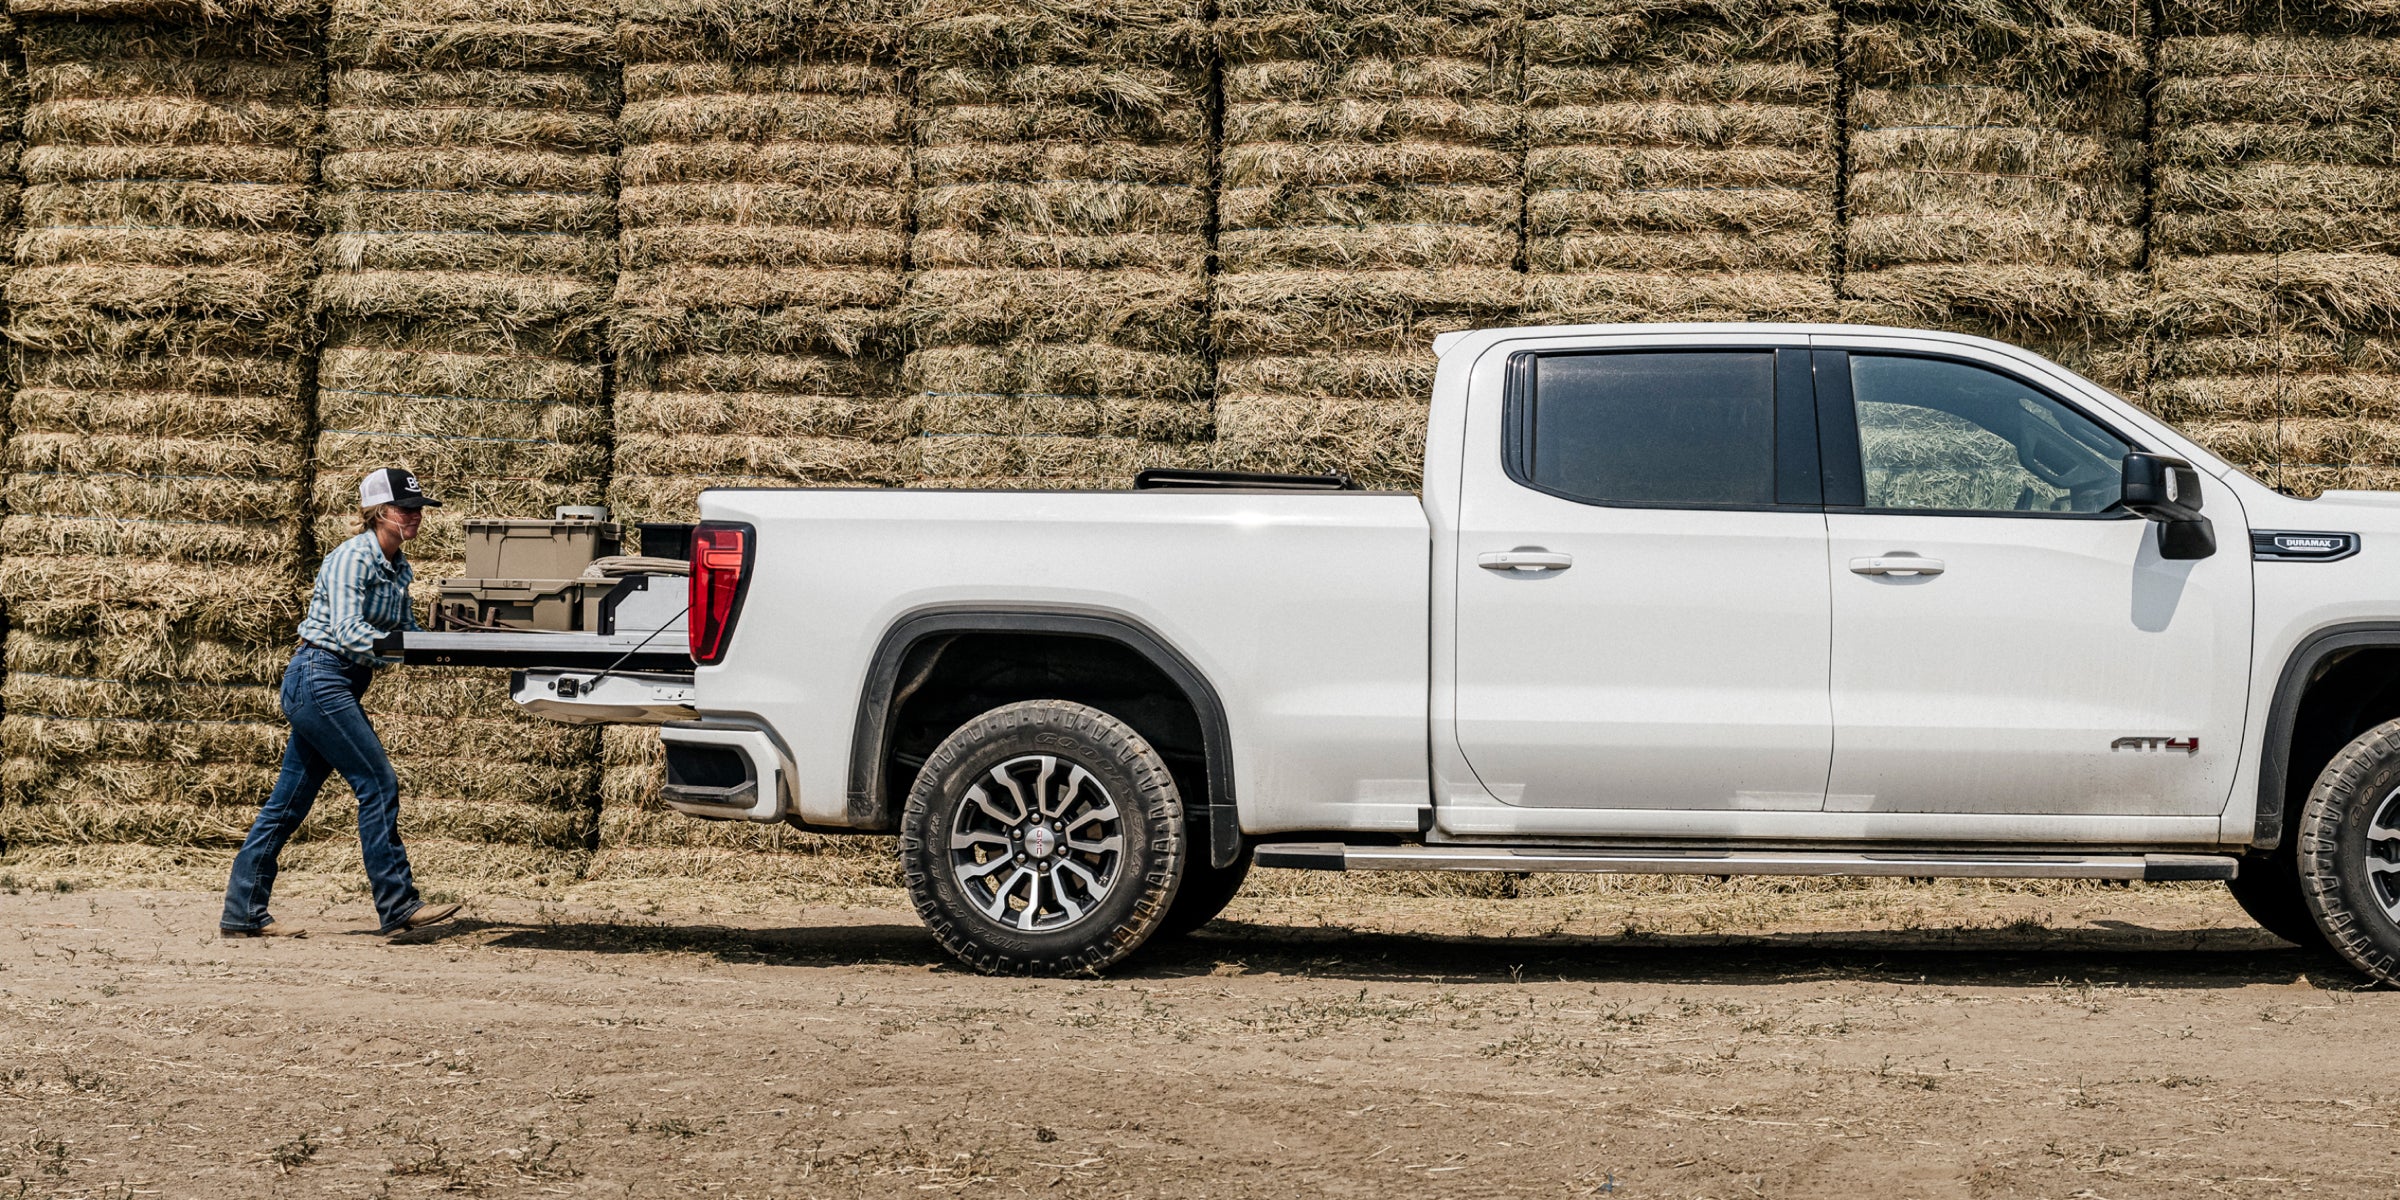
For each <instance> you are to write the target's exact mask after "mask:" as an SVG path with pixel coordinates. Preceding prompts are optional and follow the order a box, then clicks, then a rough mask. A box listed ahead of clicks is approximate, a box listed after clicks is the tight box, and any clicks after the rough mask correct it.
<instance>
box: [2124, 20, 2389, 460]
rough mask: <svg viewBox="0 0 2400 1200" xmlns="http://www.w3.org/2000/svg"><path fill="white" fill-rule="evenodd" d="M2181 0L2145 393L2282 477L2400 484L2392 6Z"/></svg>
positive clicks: (2162, 93)
mask: <svg viewBox="0 0 2400 1200" xmlns="http://www.w3.org/2000/svg"><path fill="white" fill-rule="evenodd" d="M2356 7H2358V8H2359V9H2360V10H2361V11H2362V12H2365V13H2366V14H2367V15H2364V16H2352V15H2349V14H2348V13H2346V12H2345V11H2343V10H2342V8H2341V7H2339V6H2336V5H2322V6H2316V7H2313V8H2312V7H2302V6H2287V5H2266V4H2257V5H2249V4H2226V3H2211V4H2207V5H2205V6H2203V5H2194V4H2182V3H2171V4H2169V5H2167V7H2166V13H2167V28H2166V33H2167V36H2166V38H2165V40H2164V41H2163V43H2162V44H2161V47H2160V52H2159V71H2160V75H2161V79H2160V87H2159V102H2158V129H2159V134H2158V168H2157V176H2156V183H2157V189H2158V193H2157V209H2158V212H2157V218H2156V226H2155V231H2154V233H2153V244H2152V261H2153V263H2154V268H2155V272H2156V275H2157V305H2158V325H2157V332H2156V337H2155V343H2154V346H2155V348H2154V372H2155V376H2156V382H2155V385H2154V388H2153V392H2152V396H2153V400H2154V403H2155V404H2156V405H2157V406H2158V407H2159V409H2160V410H2161V411H2162V412H2163V413H2164V414H2165V415H2166V416H2167V417H2168V418H2169V419H2171V420H2175V421H2178V422H2181V423H2183V424H2184V425H2185V426H2186V427H2187V428H2192V429H2195V430H2197V431H2198V432H2199V434H2200V436H2201V437H2202V438H2203V440H2204V441H2206V442H2207V443H2209V444H2210V447H2211V448H2212V449H2214V450H2216V451H2218V452H2219V453H2221V454H2223V455H2225V456H2226V457H2227V458H2229V459H2231V460H2232V461H2234V462H2236V463H2239V464H2240V465H2242V466H2244V467H2246V468H2247V469H2249V470H2250V471H2251V472H2253V473H2254V474H2256V475H2258V476H2259V477H2260V478H2262V479H2264V480H2266V481H2267V482H2269V483H2272V484H2275V485H2276V486H2278V487H2282V488H2284V489H2286V490H2290V491H2295V492H2299V493H2302V494H2314V493H2316V492H2318V491H2321V490H2323V489H2326V488H2334V487H2366V488H2392V487H2400V139H2396V138H2395V137H2394V135H2393V129H2394V127H2395V125H2400V42H2396V41H2394V40H2392V39H2393V37H2394V35H2395V34H2400V18H2396V17H2394V16H2393V15H2392V14H2391V10H2390V9H2389V6H2383V7H2382V9H2381V12H2382V14H2383V15H2381V16H2376V15H2374V10H2373V9H2372V8H2371V7H2370V6H2366V5H2359V6H2356Z"/></svg>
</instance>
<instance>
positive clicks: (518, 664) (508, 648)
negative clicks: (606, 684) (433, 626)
mask: <svg viewBox="0 0 2400 1200" xmlns="http://www.w3.org/2000/svg"><path fill="white" fill-rule="evenodd" d="M395 641H396V642H397V643H398V644H397V645H396V646H395V645H394V644H393V643H394V642H395ZM376 648H377V649H378V650H382V651H384V652H385V653H396V654H398V655H399V656H400V661H401V662H404V663H407V664H408V665H410V666H412V667H510V668H519V669H523V668H542V667H557V668H567V669H577V668H580V669H584V670H593V671H598V670H605V669H608V668H611V667H613V668H615V669H617V670H621V671H684V672H688V671H690V670H691V669H692V655H691V650H690V648H689V645H688V644H687V642H686V640H685V636H684V632H683V631H682V630H680V629H672V630H663V631H659V632H657V633H655V634H653V633H617V634H608V633H504V632H491V631H484V630H446V631H443V632H440V633H427V632H409V633H399V634H394V635H392V637H389V638H386V639H384V640H383V642H381V643H379V644H378V645H377V647H376Z"/></svg>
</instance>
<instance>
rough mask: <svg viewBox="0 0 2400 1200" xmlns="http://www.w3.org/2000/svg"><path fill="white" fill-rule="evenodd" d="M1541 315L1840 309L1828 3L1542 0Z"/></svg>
mask: <svg viewBox="0 0 2400 1200" xmlns="http://www.w3.org/2000/svg"><path fill="white" fill-rule="evenodd" d="M1527 17H1528V19H1527V21H1526V25H1525V95H1526V102H1525V103H1526V110H1525V125H1526V128H1525V139H1526V145H1527V149H1526V157H1525V188H1526V200H1525V204H1526V225H1527V230H1526V255H1525V259H1526V270H1527V274H1528V280H1527V288H1528V291H1529V293H1530V297H1529V305H1528V308H1529V313H1528V316H1529V319H1532V320H1535V321H1539V322H1542V323H1546V324H1571V323H1577V322H1596V321H1645V320H1648V321H1656V320H1703V321H1705V320H1736V321H1738V320H1824V319H1828V318H1829V317H1830V316H1831V315H1832V314H1833V311H1834V307H1835V306H1834V292H1833V271H1832V267H1833V234H1834V177H1835V172H1834V145H1833V130H1834V61H1833V60H1834V21H1833V12H1832V6H1831V3H1830V0H1692V2H1691V3H1686V4H1674V5H1660V4H1656V3H1653V2H1651V0H1533V3H1532V7H1531V10H1530V11H1529V12H1528V14H1527Z"/></svg>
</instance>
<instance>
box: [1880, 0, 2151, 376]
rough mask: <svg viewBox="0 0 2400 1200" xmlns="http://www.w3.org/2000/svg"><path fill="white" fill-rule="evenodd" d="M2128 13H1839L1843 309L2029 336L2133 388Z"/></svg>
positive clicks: (2019, 2) (2138, 88) (2137, 117)
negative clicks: (1844, 183)
mask: <svg viewBox="0 0 2400 1200" xmlns="http://www.w3.org/2000/svg"><path fill="white" fill-rule="evenodd" d="M2143 11H2144V10H2143V9H2142V8H2141V7H2140V6H2138V5H2124V4H2116V3H2106V2H2101V0H2076V2H2071V3H2066V4H2054V3H2032V2H2029V0H1973V2H1970V3H1965V4H1959V3H1948V2H1944V3H1929V2H1924V0H1890V2H1876V3H1868V4H1863V5H1855V6H1851V7H1850V8H1848V9H1847V10H1846V16H1847V18H1848V25H1847V28H1846V44H1845V49H1846V53H1847V55H1848V62H1847V64H1846V66H1847V69H1848V70H1849V72H1850V73H1851V75H1852V77H1853V79H1854V80H1855V83H1854V85H1853V86H1854V89H1855V91H1854V101H1853V104H1852V108H1851V112H1850V146H1849V155H1850V172H1851V173H1850V194H1849V208H1850V225H1849V229H1848V231H1847V255H1846V261H1845V263H1844V287H1845V295H1846V297H1848V298H1849V299H1850V303H1849V304H1847V305H1846V306H1845V315H1846V316H1848V317H1849V318H1850V319H1853V320H1868V321H1877V322H1881V323H1885V324H1895V325H1913V326H1930V327H1934V328H1948V329H1957V330H1961V331H1964V332H1970V333H1979V334H1983V335H1986V336H1989V337H1996V338H2000V339H2003V340H2006V341H2011V342H2016V343H2019V344H2023V345H2029V346H2032V347H2033V348H2035V349H2038V350H2041V351H2043V352H2044V353H2047V354H2049V355H2050V356H2052V357H2053V358H2056V359H2058V360H2059V361H2061V362H2064V363H2066V364H2067V365H2069V366H2071V367H2074V368H2076V369H2078V370H2081V371H2083V372H2084V373H2086V374H2088V375H2091V376H2092V377H2094V378H2096V379H2098V380H2100V381H2102V382H2104V383H2107V384H2109V385H2111V386H2114V387H2116V388H2118V389H2119V390H2122V391H2126V392H2127V393H2128V394H2138V391H2139V389H2140V387H2141V385H2142V370H2141V368H2142V354H2141V352H2140V336H2141V333H2142V327H2143V321H2142V312H2141V304H2142V299H2143V290H2144V286H2143V280H2142V278H2141V276H2140V273H2139V268H2140V267H2141V265H2142V254H2143V236H2142V229H2141V221H2142V215H2143V190H2142V189H2143V178H2142V175H2143V149H2142V141H2141V139H2142V135H2143V128H2144V119H2145V114H2144V100H2143V95H2142V76H2143V73H2144V71H2145V69H2146V67H2147V60H2146V54H2145V51H2144V37H2145V35H2146V30H2145V29H2144V28H2143V27H2142V24H2141V22H2142V21H2143V19H2144V18H2143V15H2142V14H2143Z"/></svg>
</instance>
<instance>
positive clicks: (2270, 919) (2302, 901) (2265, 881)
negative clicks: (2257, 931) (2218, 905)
mask: <svg viewBox="0 0 2400 1200" xmlns="http://www.w3.org/2000/svg"><path fill="white" fill-rule="evenodd" d="M2225 888H2226V890H2227V891H2230V892H2232V893H2233V900H2234V903H2236V904H2239V905H2241V906H2242V911H2243V912H2246V913H2249V914H2250V919H2251V920H2253V921H2256V922H2258V925H2259V928H2261V929H2264V930H2266V931H2267V932H2268V933H2271V934H2274V935H2275V936H2276V937H2279V938H2282V939H2283V940H2285V941H2287V942H2290V943H2292V944H2293V945H2296V946H2299V947H2301V948H2303V949H2307V950H2324V951H2330V950H2332V949H2333V945H2332V943H2330V942H2327V941H2326V940H2325V931H2324V930H2322V929H2319V928H2317V915H2316V914H2315V913H2313V912H2311V911H2309V907H2308V900H2307V899H2306V898H2305V897H2303V896H2302V895H2301V894H2300V866H2299V855H2298V854H2297V852H2295V851H2294V850H2293V848H2292V845H2291V843H2290V841H2289V840H2286V841H2285V843H2284V845H2283V847H2282V848H2281V849H2279V850H2277V851H2275V852H2274V853H2273V854H2271V855H2269V856H2267V857H2265V858H2245V859H2243V860H2242V863H2241V871H2240V873H2239V874H2237V875H2235V876H2234V877H2233V878H2231V879H2228V880H2226V881H2225Z"/></svg>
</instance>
